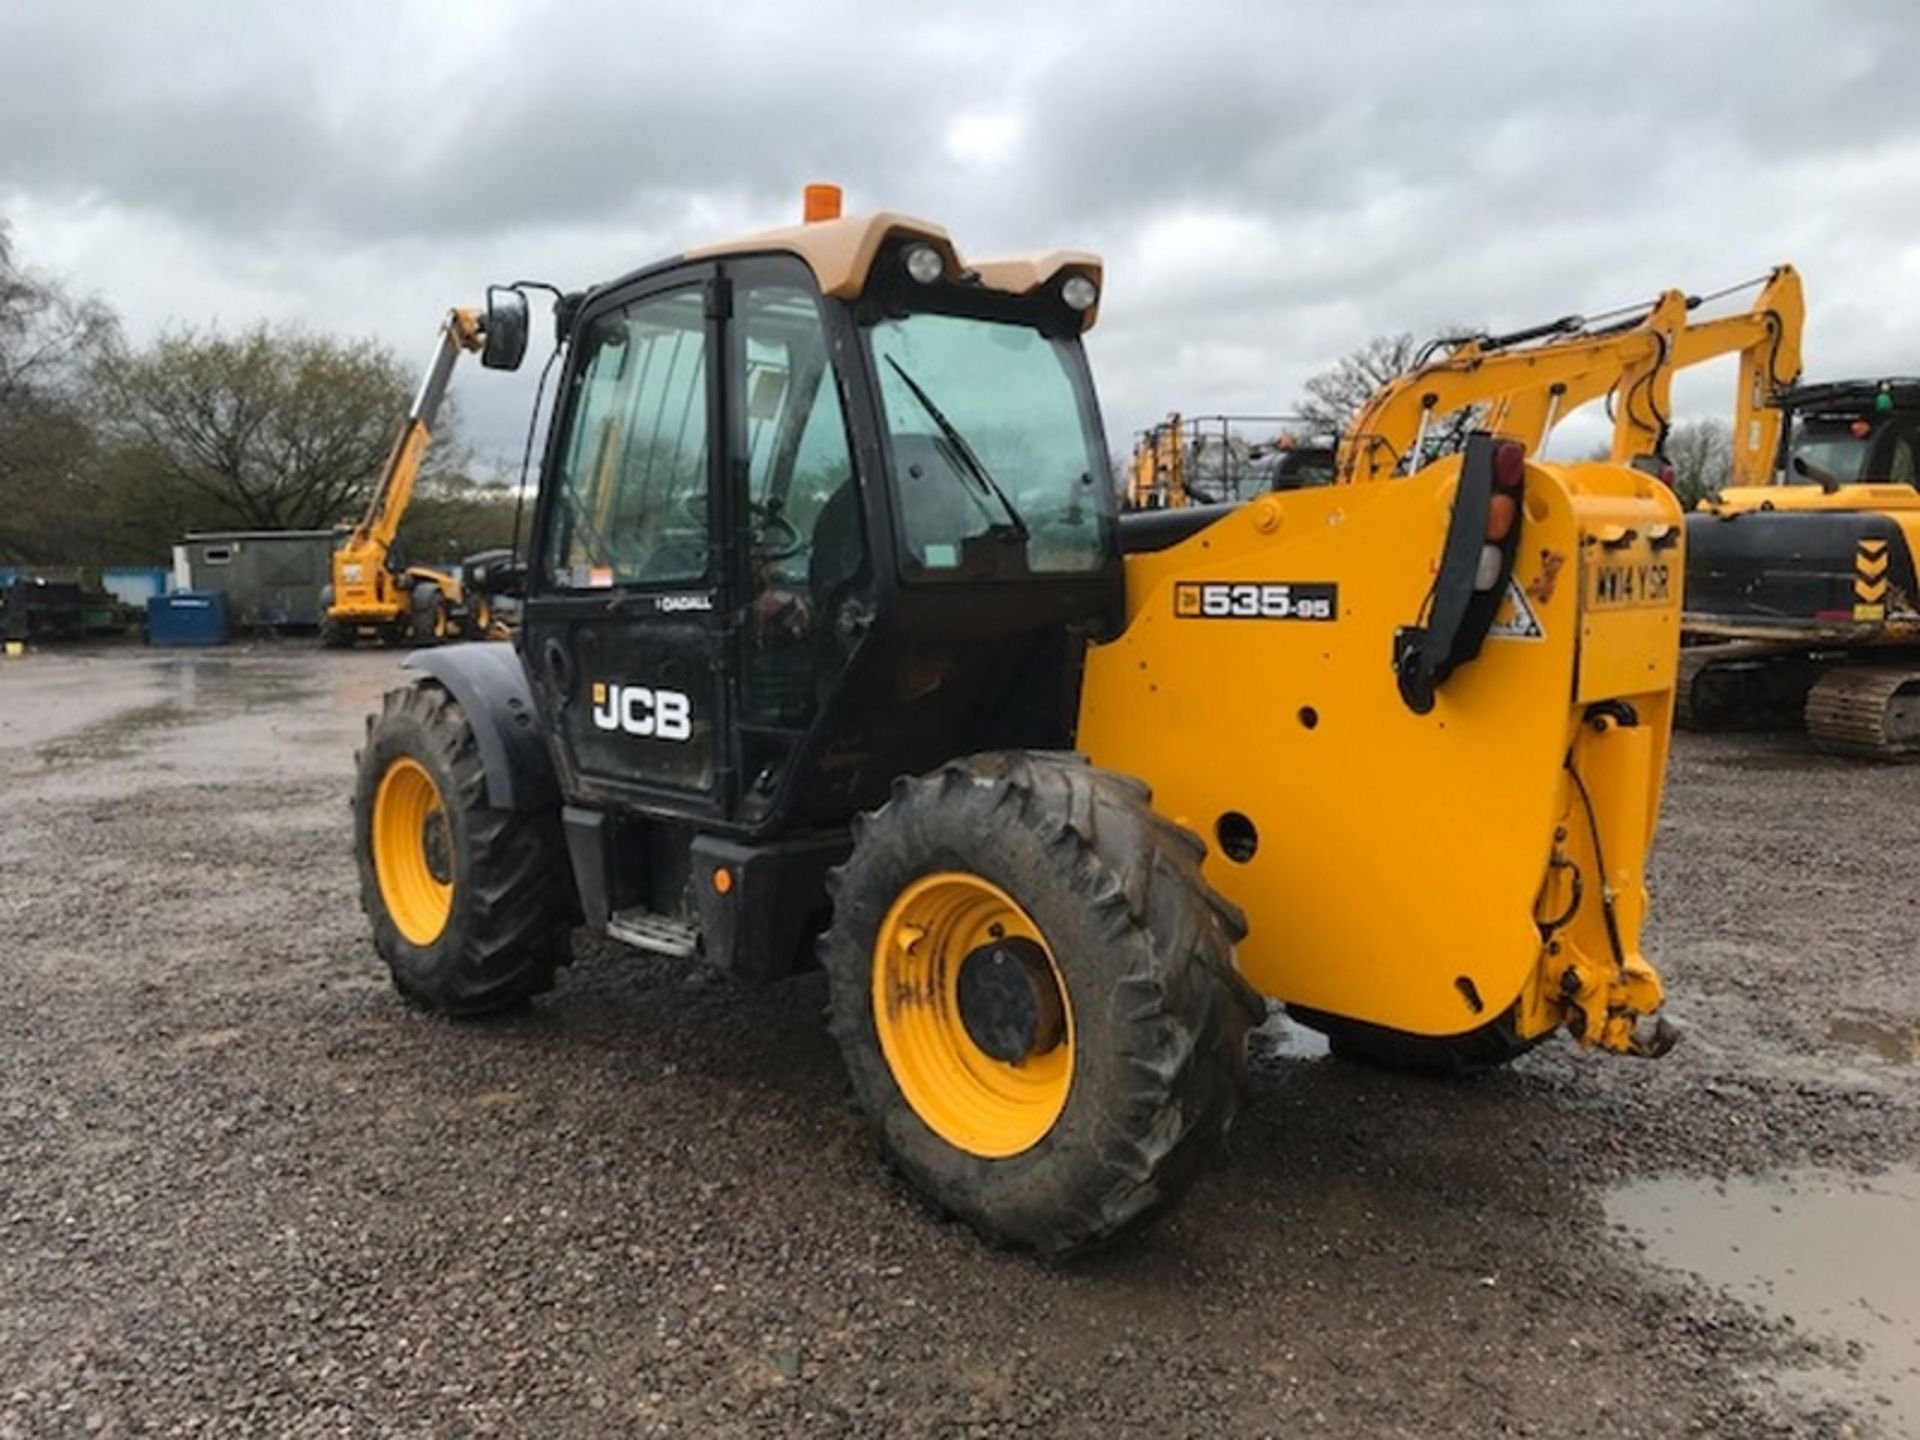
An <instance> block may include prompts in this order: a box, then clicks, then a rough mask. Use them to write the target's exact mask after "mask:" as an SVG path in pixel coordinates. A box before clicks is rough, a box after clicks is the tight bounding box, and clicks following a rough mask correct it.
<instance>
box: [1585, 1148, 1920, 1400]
mask: <svg viewBox="0 0 1920 1440" xmlns="http://www.w3.org/2000/svg"><path fill="white" fill-rule="evenodd" d="M1607 1214H1608V1217H1609V1218H1610V1219H1611V1220H1613V1221H1614V1222H1615V1223H1616V1224H1619V1225H1622V1226H1624V1227H1625V1228H1626V1229H1628V1230H1630V1231H1632V1232H1633V1233H1634V1234H1636V1235H1638V1236H1640V1237H1641V1238H1642V1239H1643V1240H1644V1241H1645V1242H1646V1245H1647V1256H1648V1258H1649V1259H1650V1260H1652V1261H1653V1262H1654V1263H1656V1264H1659V1265H1664V1266H1667V1267H1669V1268H1672V1269H1678V1270H1689V1271H1692V1272H1693V1273H1694V1274H1696V1275H1698V1276H1699V1277H1700V1278H1701V1279H1702V1280H1705V1281H1706V1282H1707V1283H1708V1284H1710V1285H1713V1286H1715V1287H1717V1288H1719V1289H1722V1290H1725V1291H1727V1292H1728V1293H1729V1294H1731V1295H1732V1296H1734V1297H1735V1298H1736V1299H1739V1300H1742V1301H1744V1302H1746V1303H1747V1304H1750V1305H1752V1306H1753V1307H1754V1308H1755V1309H1757V1310H1762V1311H1765V1312H1766V1313H1768V1314H1770V1315H1773V1316H1775V1317H1777V1318H1779V1319H1783V1320H1786V1321H1788V1322H1790V1323H1791V1324H1792V1325H1794V1326H1795V1327H1796V1328H1797V1329H1799V1330H1801V1331H1802V1332H1803V1333H1805V1334H1807V1335H1809V1336H1812V1337H1816V1338H1819V1339H1823V1340H1826V1341H1828V1342H1830V1343H1837V1344H1838V1345H1840V1346H1842V1347H1844V1348H1845V1349H1846V1351H1847V1352H1848V1354H1849V1355H1850V1356H1852V1357H1853V1358H1854V1359H1855V1360H1856V1361H1857V1364H1858V1369H1857V1371H1854V1372H1842V1371H1840V1370H1837V1369H1821V1368H1814V1369H1808V1370H1804V1371H1794V1372H1792V1373H1789V1374H1785V1375H1782V1376H1780V1377H1778V1378H1779V1380H1780V1383H1781V1386H1782V1388H1783V1389H1787V1390H1789V1391H1794V1392H1797V1393H1801V1394H1803V1395H1806V1396H1808V1397H1809V1398H1814V1399H1823V1400H1832V1399H1838V1400H1842V1401H1845V1402H1847V1403H1851V1404H1853V1405H1855V1406H1857V1407H1858V1408H1860V1409H1861V1410H1862V1411H1863V1412H1864V1413H1865V1414H1867V1415H1868V1416H1870V1417H1872V1418H1874V1419H1876V1420H1878V1421H1881V1422H1883V1423H1885V1424H1886V1425H1887V1427H1888V1429H1889V1430H1890V1432H1891V1433H1894V1434H1899V1435H1914V1434H1920V1243H1917V1242H1920V1170H1900V1171H1893V1172H1891V1173H1889V1174H1886V1175H1882V1176H1876V1177H1873V1178H1871V1179H1864V1178H1855V1177H1851V1176H1842V1175H1834V1174H1830V1173H1826V1172H1820V1171H1810V1172H1803V1173H1800V1174H1796V1175H1790V1176H1786V1177H1783V1178H1780V1179H1775V1180H1727V1181H1719V1182H1716V1181H1711V1180H1683V1179H1664V1180H1649V1181H1644V1182H1641V1183H1639V1184H1635V1185H1629V1186H1626V1187H1625V1188H1623V1189H1621V1190H1618V1191H1615V1192H1614V1193H1613V1194H1612V1195H1610V1196H1609V1197H1608V1198H1607ZM1881 1397H1884V1399H1882V1398H1881Z"/></svg>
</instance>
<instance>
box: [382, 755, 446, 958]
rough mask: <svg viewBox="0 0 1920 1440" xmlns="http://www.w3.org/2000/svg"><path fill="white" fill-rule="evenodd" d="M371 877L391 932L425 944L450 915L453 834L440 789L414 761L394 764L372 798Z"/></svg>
mask: <svg viewBox="0 0 1920 1440" xmlns="http://www.w3.org/2000/svg"><path fill="white" fill-rule="evenodd" d="M372 828H373V873H374V875H375V876H376V877H377V878H378V879H379V881H380V898H381V899H382V900H384V901H385V902H386V906H387V914H389V915H390V916H392V917H393V923H394V928H396V929H397V930H399V932H400V933H401V935H403V936H404V937H406V939H407V940H409V941H411V942H412V943H413V944H415V945H431V944H432V943H433V942H434V941H435V940H438V939H439V938H440V932H441V931H442V930H444V929H446V928H447V916H448V915H450V914H451V913H452V912H453V832H452V829H451V827H450V826H449V825H448V823H447V812H446V808H445V807H444V806H443V805H442V804H441V803H440V787H439V786H437V785H435V784H434V783H433V777H432V776H431V775H429V774H428V773H427V771H426V768H425V767H424V766H423V765H421V764H420V762H419V761H417V760H409V759H405V758H402V759H399V760H395V761H394V762H393V763H392V764H391V765H389V766H388V767H387V773H386V774H384V775H382V776H381V777H380V788H379V789H378V790H376V791H374V794H373V827H372Z"/></svg>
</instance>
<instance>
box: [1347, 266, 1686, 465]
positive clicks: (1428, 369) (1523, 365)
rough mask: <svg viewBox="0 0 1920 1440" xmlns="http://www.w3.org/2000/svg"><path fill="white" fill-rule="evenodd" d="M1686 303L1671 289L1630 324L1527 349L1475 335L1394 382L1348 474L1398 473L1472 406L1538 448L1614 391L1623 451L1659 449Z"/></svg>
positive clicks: (1369, 417) (1362, 422)
mask: <svg viewBox="0 0 1920 1440" xmlns="http://www.w3.org/2000/svg"><path fill="white" fill-rule="evenodd" d="M1686 305H1687V302H1686V297H1685V296H1684V295H1682V294H1681V293H1680V292H1679V291H1678V290H1669V291H1667V292H1666V293H1665V294H1664V295H1662V296H1661V297H1660V298H1659V299H1658V300H1657V301H1655V302H1654V304H1653V305H1652V306H1651V307H1650V308H1649V309H1648V311H1647V313H1646V314H1645V315H1644V316H1643V317H1642V318H1641V319H1640V320H1639V321H1638V322H1636V323H1635V324H1633V325H1632V326H1631V327H1630V328H1624V329H1615V330H1612V331H1602V332H1598V333H1596V332H1592V331H1578V332H1576V333H1573V334H1570V335H1562V336H1558V337H1555V338H1550V339H1547V340H1544V341H1542V342H1541V343H1539V344H1535V345H1530V346H1527V347H1526V348H1524V349H1501V348H1492V347H1490V346H1489V345H1488V343H1487V342H1485V341H1480V340H1474V341H1469V342H1468V343H1466V344H1465V345H1462V346H1461V347H1459V348H1458V349H1456V350H1455V351H1453V352H1452V353H1451V354H1450V355H1448V356H1447V357H1446V358H1445V359H1444V360H1436V361H1434V362H1432V363H1431V364H1428V365H1423V366H1421V367H1420V368H1419V369H1417V370H1412V371H1409V372H1408V373H1407V374H1405V375H1401V376H1398V377H1396V378H1395V379H1393V380H1390V381H1388V382H1387V383H1386V384H1385V385H1383V386H1381V387H1380V389H1378V390H1377V391H1375V392H1374V394H1373V397H1372V398H1371V399H1370V400H1368V402H1367V404H1366V406H1365V408H1364V409H1362V410H1361V412H1360V413H1359V415H1357V416H1356V417H1355V418H1354V420H1353V423H1352V424H1350V425H1349V426H1348V427H1347V432H1346V434H1345V435H1343V436H1342V437H1341V440H1340V460H1339V479H1340V480H1341V481H1342V482H1349V481H1368V480H1383V479H1387V478H1390V477H1391V476H1393V475H1394V474H1395V473H1397V472H1398V471H1399V468H1400V465H1401V462H1402V457H1404V456H1407V454H1408V452H1409V451H1410V450H1413V449H1415V448H1417V447H1418V446H1419V444H1420V441H1421V439H1422V438H1423V436H1424V435H1425V433H1426V430H1427V427H1428V426H1429V425H1430V424H1431V422H1432V421H1433V419H1434V418H1435V417H1436V416H1440V415H1447V414H1451V413H1452V412H1453V411H1456V410H1461V409H1465V408H1466V407H1467V406H1470V405H1481V404H1484V405H1487V406H1489V410H1488V415H1487V422H1486V424H1485V426H1484V428H1485V429H1487V430H1489V431H1491V432H1493V433H1494V434H1496V435H1500V436H1503V437H1506V438H1509V439H1514V440H1518V441H1520V442H1521V443H1522V444H1523V445H1524V446H1525V447H1526V448H1527V450H1528V451H1529V452H1534V451H1537V450H1538V448H1539V446H1540V444H1541V442H1542V441H1543V440H1544V439H1545V438H1546V435H1547V433H1548V432H1549V431H1550V430H1551V429H1552V428H1553V425H1554V423H1555V421H1556V420H1558V418H1559V417H1560V416H1561V415H1564V414H1565V413H1566V412H1567V411H1568V410H1570V409H1572V408H1573V407H1574V405H1576V404H1580V403H1583V402H1584V400H1585V399H1591V398H1593V397H1594V396H1596V395H1602V394H1605V393H1607V392H1608V391H1611V390H1618V391H1619V392H1620V393H1621V394H1622V396H1623V397H1624V398H1623V401H1622V403H1621V404H1620V406H1619V407H1618V410H1617V412H1616V415H1615V419H1614V445H1615V452H1616V454H1618V453H1621V451H1622V450H1623V448H1624V450H1625V453H1627V454H1629V455H1637V454H1647V453H1652V452H1655V451H1657V450H1658V449H1659V448H1660V443H1661V441H1662V440H1663V439H1664V437H1665V434H1666V409H1665V405H1664V400H1665V391H1664V390H1663V389H1662V388H1661V386H1660V383H1659V381H1660V376H1661V375H1662V373H1663V372H1664V370H1665V368H1666V364H1667V361H1668V359H1669V357H1670V355H1671V353H1672V348H1673V343H1674V338H1675V336H1676V334H1677V333H1678V332H1679V331H1680V328H1681V326H1682V325H1684V323H1685V321H1686ZM1573 396H1580V397H1581V398H1580V399H1572V398H1570V397H1573ZM1419 463H1420V462H1419V457H1418V456H1414V457H1412V459H1411V460H1410V461H1409V464H1410V467H1411V468H1413V469H1418V468H1419Z"/></svg>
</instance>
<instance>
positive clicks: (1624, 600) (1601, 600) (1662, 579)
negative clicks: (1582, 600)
mask: <svg viewBox="0 0 1920 1440" xmlns="http://www.w3.org/2000/svg"><path fill="white" fill-rule="evenodd" d="M1592 574H1593V584H1592V586H1591V588H1590V589H1589V590H1588V592H1587V603H1588V604H1590V605H1592V606H1593V607H1594V608H1595V609H1597V610H1612V609H1621V608H1624V607H1626V606H1629V605H1665V604H1668V603H1669V602H1670V601H1671V600H1672V599H1673V566H1672V565H1671V564H1669V563H1668V562H1666V561H1664V560H1626V561H1622V562H1621V563H1619V564H1617V565H1596V566H1594V568H1593V571H1592Z"/></svg>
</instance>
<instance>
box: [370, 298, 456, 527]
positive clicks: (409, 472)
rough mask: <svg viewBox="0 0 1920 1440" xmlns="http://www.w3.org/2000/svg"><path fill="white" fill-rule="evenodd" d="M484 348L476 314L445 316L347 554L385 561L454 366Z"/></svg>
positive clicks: (410, 500)
mask: <svg viewBox="0 0 1920 1440" xmlns="http://www.w3.org/2000/svg"><path fill="white" fill-rule="evenodd" d="M484 344H485V335H484V332H483V331H482V330H481V326H480V316H479V314H478V313H477V312H475V311H473V310H467V309H463V308H458V307H456V308H455V309H452V310H449V311H448V312H447V318H446V320H445V321H444V322H443V323H442V324H441V326H440V348H439V349H438V350H437V351H435V352H434V357H433V363H432V364H431V365H429V366H428V367H427V374H426V378H425V379H424V380H422V381H421V382H420V390H419V393H418V394H416V395H415V396H414V397H413V408H412V409H410V410H408V411H407V418H406V421H405V423H404V424H402V425H401V427H400V435H399V438H398V439H396V440H395V441H394V442H393V449H392V450H391V451H389V452H388V454H387V464H386V468H385V469H384V470H382V471H381V472H380V483H379V484H378V485H376V486H374V488H373V496H372V498H371V499H369V500H368V501H367V513H366V514H365V515H364V516H363V517H362V518H361V521H360V523H359V524H358V525H356V526H355V527H354V530H353V536H352V538H351V539H350V540H348V542H347V545H346V548H347V549H350V550H353V551H355V552H362V551H365V550H367V549H369V548H372V549H375V550H378V551H379V552H380V554H381V556H382V557H384V556H385V554H386V551H387V548H388V547H389V546H390V545H392V544H393V537H394V536H395V535H396V534H397V533H399V530H400V521H401V519H402V518H403V517H404V516H405V515H406V513H407V506H408V505H409V504H410V503H411V502H412V500H413V486H414V482H415V481H416V480H418V479H419V478H420V465H421V462H422V461H423V460H425V458H426V454H427V448H428V447H429V446H430V445H432V444H433V422H434V420H435V419H436V418H437V417H438V416H439V414H440V402H441V401H442V400H444V399H445V398H446V394H447V382H448V381H449V380H451V379H452V378H453V367H454V363H455V362H456V361H457V360H459V358H460V352H461V351H463V350H479V349H480V348H481V347H482V346H483V345H484Z"/></svg>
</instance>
